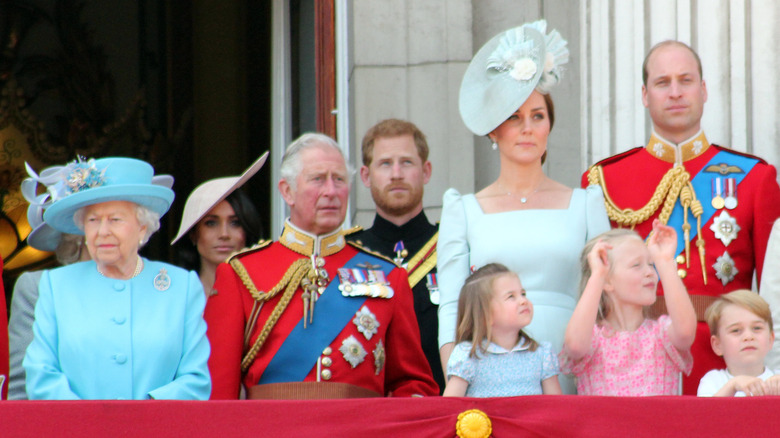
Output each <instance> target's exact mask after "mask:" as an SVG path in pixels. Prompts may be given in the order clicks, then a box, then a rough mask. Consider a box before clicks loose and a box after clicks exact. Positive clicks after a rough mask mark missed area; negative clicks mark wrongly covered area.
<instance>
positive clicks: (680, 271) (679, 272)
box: [677, 269, 688, 278]
mask: <svg viewBox="0 0 780 438" xmlns="http://www.w3.org/2000/svg"><path fill="white" fill-rule="evenodd" d="M677 275H678V276H679V277H680V278H685V277H686V276H687V275H688V271H686V270H685V269H678V270H677Z"/></svg>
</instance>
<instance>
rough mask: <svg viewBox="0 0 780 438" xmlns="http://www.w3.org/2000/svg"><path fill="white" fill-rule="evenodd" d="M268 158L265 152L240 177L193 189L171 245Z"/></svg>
mask: <svg viewBox="0 0 780 438" xmlns="http://www.w3.org/2000/svg"><path fill="white" fill-rule="evenodd" d="M267 158H268V151H266V152H265V153H264V154H263V155H262V156H260V158H258V159H257V161H255V162H254V163H252V165H251V166H249V168H248V169H247V170H245V171H244V173H243V174H241V176H228V177H225V178H216V179H210V180H208V181H206V182H204V183H203V184H201V185H199V186H198V187H196V188H195V190H193V191H192V193H190V196H189V197H188V198H187V202H186V203H185V204H184V213H183V214H182V216H181V225H180V226H179V233H178V234H177V235H176V237H175V238H174V239H173V240H172V241H171V245H173V244H174V243H176V242H177V241H178V240H179V239H181V237H182V236H184V235H185V234H187V233H188V232H189V231H190V229H192V227H194V226H195V224H197V223H198V221H200V220H201V219H202V218H203V216H205V215H206V213H208V212H209V210H211V209H212V208H214V207H215V206H216V205H217V204H219V203H220V202H222V201H224V200H225V198H227V197H228V196H230V194H231V193H233V191H235V190H236V189H237V188H239V187H241V186H242V185H244V183H245V182H247V181H248V180H249V178H251V177H253V176H254V175H255V174H256V173H257V171H259V170H260V168H262V167H263V164H265V160H266V159H267Z"/></svg>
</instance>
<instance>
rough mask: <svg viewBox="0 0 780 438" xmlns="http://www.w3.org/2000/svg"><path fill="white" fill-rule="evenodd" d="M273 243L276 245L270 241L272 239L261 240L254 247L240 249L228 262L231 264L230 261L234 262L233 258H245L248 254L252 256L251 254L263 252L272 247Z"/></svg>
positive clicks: (231, 255)
mask: <svg viewBox="0 0 780 438" xmlns="http://www.w3.org/2000/svg"><path fill="white" fill-rule="evenodd" d="M272 243H274V241H273V240H270V239H269V240H260V241H258V242H257V243H255V244H254V245H252V246H249V247H246V248H242V249H239V250H238V251H236V252H234V253H233V254H230V257H228V259H227V262H228V263H230V261H231V260H233V258H235V257H238V256H243V255H246V254H251V253H253V252H255V251H258V250H261V249H263V248H265V247H267V246H268V245H270V244H272Z"/></svg>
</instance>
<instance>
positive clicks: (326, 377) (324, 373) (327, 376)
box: [321, 370, 331, 380]
mask: <svg viewBox="0 0 780 438" xmlns="http://www.w3.org/2000/svg"><path fill="white" fill-rule="evenodd" d="M321 375H322V380H330V376H331V372H330V370H322V373H321Z"/></svg>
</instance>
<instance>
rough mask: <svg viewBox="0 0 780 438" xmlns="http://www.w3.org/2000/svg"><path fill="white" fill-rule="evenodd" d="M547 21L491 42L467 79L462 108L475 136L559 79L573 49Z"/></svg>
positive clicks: (476, 58)
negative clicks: (570, 48)
mask: <svg viewBox="0 0 780 438" xmlns="http://www.w3.org/2000/svg"><path fill="white" fill-rule="evenodd" d="M546 32H547V22H546V21H545V20H539V21H535V22H533V23H528V24H524V25H522V26H519V27H515V28H513V29H509V30H507V31H504V32H502V33H500V34H498V35H496V36H494V37H493V38H491V39H490V41H488V42H487V43H485V45H484V46H482V48H481V49H480V50H479V51H478V52H477V53H476V54H475V55H474V57H473V58H472V60H471V62H470V63H469V66H468V68H467V69H466V73H465V74H464V76H463V81H462V82H461V88H460V102H459V109H460V114H461V118H462V119H463V122H464V123H465V124H466V127H468V128H469V130H471V131H472V132H473V133H474V134H477V135H486V134H488V133H490V132H491V131H493V130H494V129H495V128H496V127H498V125H500V124H501V123H503V122H504V121H505V120H506V119H507V118H508V117H509V116H510V115H512V113H514V112H515V111H517V109H518V108H519V107H520V106H522V104H523V103H524V102H525V101H526V100H527V99H528V96H530V95H531V93H532V92H533V91H534V90H537V91H539V92H540V93H542V94H548V93H549V92H550V90H551V89H552V88H553V87H554V86H555V85H556V84H557V83H558V82H559V81H560V79H561V77H562V73H563V68H562V65H563V64H565V63H567V62H568V61H569V50H568V48H567V47H566V44H567V43H566V40H564V39H563V38H562V37H561V35H560V33H558V31H556V30H553V31H552V32H550V33H549V34H547V33H546Z"/></svg>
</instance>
